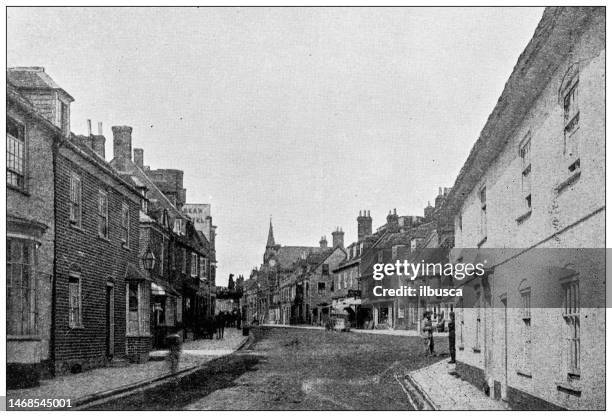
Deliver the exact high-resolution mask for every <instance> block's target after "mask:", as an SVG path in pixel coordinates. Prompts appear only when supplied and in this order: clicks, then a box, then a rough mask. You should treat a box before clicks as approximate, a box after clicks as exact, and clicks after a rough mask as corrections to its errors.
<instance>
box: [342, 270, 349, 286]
mask: <svg viewBox="0 0 612 417" xmlns="http://www.w3.org/2000/svg"><path fill="white" fill-rule="evenodd" d="M346 276H347V273H346V272H343V273H342V282H343V283H344V288H348V285H346Z"/></svg>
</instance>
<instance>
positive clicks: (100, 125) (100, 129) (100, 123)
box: [98, 122, 104, 136]
mask: <svg viewBox="0 0 612 417" xmlns="http://www.w3.org/2000/svg"><path fill="white" fill-rule="evenodd" d="M98 135H100V136H102V135H104V133H102V122H98Z"/></svg>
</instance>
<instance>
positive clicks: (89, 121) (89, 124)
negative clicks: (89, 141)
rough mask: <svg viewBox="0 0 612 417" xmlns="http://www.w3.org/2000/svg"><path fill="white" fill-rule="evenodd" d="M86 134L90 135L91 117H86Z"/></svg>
mask: <svg viewBox="0 0 612 417" xmlns="http://www.w3.org/2000/svg"><path fill="white" fill-rule="evenodd" d="M87 136H91V119H87Z"/></svg>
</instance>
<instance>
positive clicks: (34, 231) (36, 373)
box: [6, 68, 72, 388]
mask: <svg viewBox="0 0 612 417" xmlns="http://www.w3.org/2000/svg"><path fill="white" fill-rule="evenodd" d="M34 86H36V87H37V88H33V87H34ZM6 92H7V102H6V103H7V104H6V153H7V158H6V227H7V229H6V247H7V251H6V253H7V259H6V260H7V269H6V277H7V280H6V288H7V305H6V326H7V327H6V349H7V351H6V355H7V357H6V360H7V368H6V371H7V386H8V388H18V387H25V386H31V385H36V384H38V380H39V378H40V376H41V374H42V375H43V376H48V375H51V374H52V373H53V346H52V343H51V329H52V291H53V277H54V271H53V259H54V253H55V219H54V208H53V200H54V198H55V188H54V185H53V174H52V173H53V155H54V148H55V143H56V142H58V141H60V140H62V139H61V138H62V137H65V136H67V135H68V134H69V128H68V127H67V126H65V125H64V126H63V125H62V123H61V120H62V117H57V115H56V114H55V113H54V112H55V111H56V110H57V106H56V105H57V101H53V100H49V101H47V103H46V105H45V101H41V99H40V98H39V97H43V98H44V97H47V96H51V97H55V98H56V99H57V98H59V97H62V99H63V101H62V102H63V103H65V104H66V105H69V104H70V102H71V101H72V98H71V97H70V96H69V95H68V94H67V93H66V92H65V91H63V90H62V89H61V88H60V87H59V86H57V85H56V84H55V83H54V82H53V80H51V78H50V77H49V76H48V75H47V74H46V73H45V72H44V69H43V68H10V69H9V70H8V71H7V91H6ZM34 103H37V105H35V104H34ZM53 104H55V106H53ZM62 127H64V130H62Z"/></svg>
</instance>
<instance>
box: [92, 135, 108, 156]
mask: <svg viewBox="0 0 612 417" xmlns="http://www.w3.org/2000/svg"><path fill="white" fill-rule="evenodd" d="M92 142H93V143H92V148H93V150H94V152H95V153H97V154H98V156H100V158H102V159H105V158H106V156H105V154H106V151H105V147H106V138H105V137H104V136H102V135H94V136H92Z"/></svg>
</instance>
